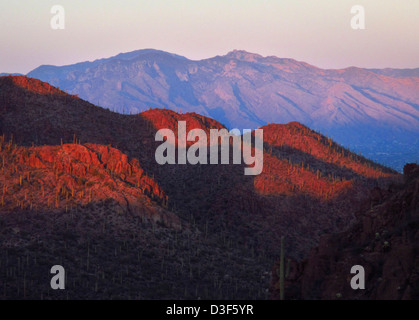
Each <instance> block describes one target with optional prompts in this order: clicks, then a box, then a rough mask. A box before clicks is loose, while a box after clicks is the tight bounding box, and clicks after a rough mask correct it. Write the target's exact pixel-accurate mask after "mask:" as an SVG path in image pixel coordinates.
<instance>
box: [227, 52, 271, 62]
mask: <svg viewBox="0 0 419 320" xmlns="http://www.w3.org/2000/svg"><path fill="white" fill-rule="evenodd" d="M226 57H227V58H233V59H237V60H244V61H252V62H253V61H257V60H258V59H260V58H263V57H262V56H261V55H259V54H256V53H251V52H247V51H245V50H233V51H230V52H229V53H227V54H226Z"/></svg>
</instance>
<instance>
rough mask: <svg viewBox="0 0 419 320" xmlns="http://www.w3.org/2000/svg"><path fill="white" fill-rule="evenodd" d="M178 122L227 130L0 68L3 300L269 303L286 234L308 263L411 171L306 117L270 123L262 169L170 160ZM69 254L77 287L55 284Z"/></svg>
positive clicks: (197, 117) (295, 254) (193, 117)
mask: <svg viewBox="0 0 419 320" xmlns="http://www.w3.org/2000/svg"><path fill="white" fill-rule="evenodd" d="M178 121H186V122H187V124H188V130H190V129H193V128H199V129H202V130H204V131H205V132H209V130H210V129H222V128H224V127H223V125H222V124H220V123H219V122H217V121H216V120H213V119H211V118H208V117H205V116H202V115H199V114H196V113H176V112H174V111H171V110H168V109H153V110H148V111H145V112H142V113H140V114H136V115H122V114H119V113H115V112H112V111H110V110H105V109H103V108H100V107H97V106H94V105H92V104H91V103H89V102H87V101H84V100H82V99H80V98H79V97H77V96H76V95H70V94H67V93H65V92H63V91H61V90H59V89H58V88H55V87H53V86H51V85H50V84H48V83H45V82H42V81H40V80H37V79H32V78H28V77H23V76H18V77H11V76H8V77H0V135H2V136H1V137H0V161H1V162H0V164H1V170H0V185H1V186H2V190H1V191H2V194H1V206H0V229H1V232H0V257H1V261H2V263H1V264H0V282H1V283H2V285H3V289H2V290H0V298H11V297H13V298H17V299H21V298H37V299H39V298H42V299H52V298H59V299H66V298H75V299H85V298H103V299H114V298H130V299H134V298H140V299H174V298H176V299H183V298H186V299H197V298H198V297H200V298H202V299H224V298H228V299H250V298H252V299H256V298H257V299H265V298H268V292H267V289H268V287H269V284H270V276H269V275H270V270H271V268H272V261H275V260H277V259H278V256H279V248H278V245H277V244H278V241H279V240H280V238H281V236H283V235H285V236H286V237H287V239H288V241H289V245H288V250H290V251H289V252H291V254H290V256H291V257H293V258H294V259H302V258H304V257H306V255H307V254H308V252H309V251H310V249H311V248H312V247H313V246H315V245H317V244H318V240H319V238H320V236H321V235H322V234H324V233H334V232H338V231H342V230H344V229H346V228H347V227H348V226H350V225H351V224H352V223H353V221H354V212H355V211H354V210H355V209H354V208H358V206H360V205H361V204H362V203H363V202H364V201H365V200H366V199H367V198H368V195H369V194H370V192H372V191H373V189H374V188H375V187H381V188H385V187H387V186H388V185H389V184H391V183H394V181H397V180H399V179H400V175H399V174H398V173H397V172H395V171H394V170H391V169H389V168H386V167H384V166H382V165H379V164H376V163H374V162H372V161H370V160H367V159H365V158H364V157H362V156H359V155H356V154H354V153H352V152H350V151H349V150H348V149H345V148H343V147H342V146H340V145H338V144H336V143H335V142H334V141H332V140H331V139H330V138H327V137H325V136H323V135H321V134H319V133H317V132H315V131H313V130H311V129H310V128H308V127H306V126H304V125H302V124H300V123H297V122H291V123H288V124H270V125H267V126H264V127H263V130H264V140H265V143H264V146H263V152H264V167H263V171H262V173H261V174H260V175H259V176H245V175H244V174H243V169H244V164H241V165H235V164H228V165H191V164H186V165H158V164H157V162H156V160H155V150H156V148H157V147H158V146H159V144H160V143H159V142H158V141H157V142H156V141H155V134H156V132H157V130H158V129H160V128H170V129H172V130H173V131H176V130H177V125H178ZM175 143H176V142H175ZM55 264H61V265H63V266H65V267H66V270H67V273H68V287H67V289H66V290H65V292H57V291H54V292H53V291H52V290H50V286H49V283H50V278H49V276H50V272H49V269H50V268H51V266H52V265H55Z"/></svg>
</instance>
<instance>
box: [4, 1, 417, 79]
mask: <svg viewBox="0 0 419 320" xmlns="http://www.w3.org/2000/svg"><path fill="white" fill-rule="evenodd" d="M53 5H61V6H63V7H64V9H65V29H64V30H53V29H52V28H51V26H50V20H51V18H52V16H53V15H52V14H51V13H50V10H51V7H52V6H53ZM354 5H363V6H364V8H365V22H366V29H365V30H353V29H352V28H351V25H350V21H351V18H352V17H353V15H352V14H351V12H350V11H351V7H352V6H354ZM418 17H419V0H122V1H115V0H53V1H51V0H0V72H19V73H27V72H29V71H31V70H32V69H34V68H36V67H38V66H39V65H42V64H52V65H66V64H72V63H76V62H81V61H87V60H90V61H91V60H95V59H99V58H105V57H110V56H113V55H116V54H118V53H120V52H129V51H133V50H138V49H145V48H153V49H159V50H164V51H168V52H172V53H176V54H179V55H183V56H186V57H187V58H190V59H194V60H199V59H204V58H209V57H212V56H216V55H224V54H226V53H227V52H229V51H231V50H233V49H241V50H246V51H250V52H254V53H259V54H261V55H263V56H268V55H275V56H278V57H281V58H294V59H297V60H302V61H305V62H308V63H310V64H313V65H316V66H318V67H322V68H344V67H349V66H358V67H367V68H384V67H393V68H417V67H419V18H418Z"/></svg>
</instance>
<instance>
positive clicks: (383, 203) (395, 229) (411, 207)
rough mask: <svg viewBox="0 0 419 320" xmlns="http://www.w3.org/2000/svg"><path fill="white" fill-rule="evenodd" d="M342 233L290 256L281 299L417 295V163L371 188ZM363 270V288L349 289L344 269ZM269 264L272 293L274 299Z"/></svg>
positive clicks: (275, 284)
mask: <svg viewBox="0 0 419 320" xmlns="http://www.w3.org/2000/svg"><path fill="white" fill-rule="evenodd" d="M364 207H365V208H363V209H360V210H359V212H358V214H357V222H356V223H355V224H354V225H353V226H352V227H351V228H350V229H349V230H347V231H345V232H344V233H338V234H334V235H328V236H323V237H322V239H321V240H320V244H319V246H318V247H316V248H313V250H312V251H311V253H310V255H309V256H308V258H307V259H305V260H304V261H300V262H295V261H292V260H290V262H289V264H290V265H289V267H288V277H287V279H286V280H285V291H284V292H285V298H287V299H328V300H330V299H345V300H348V299H349V300H354V299H357V300H358V299H362V300H397V299H403V300H418V299H419V263H418V262H419V256H418V250H419V245H418V244H419V242H418V238H419V166H418V165H416V164H407V165H406V166H405V167H404V181H403V182H401V183H398V184H396V185H392V186H391V188H389V189H381V188H376V189H374V191H373V192H372V194H371V197H370V198H369V199H368V201H366V204H365V205H364ZM354 265H361V266H363V267H364V269H365V289H364V290H353V289H352V288H351V286H350V284H349V281H350V279H351V277H352V276H354V275H351V274H350V273H349V272H350V270H351V268H352V266H354ZM279 266H280V264H277V265H275V267H274V273H273V281H272V286H271V291H272V296H273V298H274V299H279V279H278V276H277V270H279Z"/></svg>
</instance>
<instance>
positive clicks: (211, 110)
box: [28, 49, 419, 171]
mask: <svg viewBox="0 0 419 320" xmlns="http://www.w3.org/2000/svg"><path fill="white" fill-rule="evenodd" d="M28 76H30V77H33V78H37V79H40V80H42V81H46V82H48V83H50V84H51V85H53V86H56V87H59V88H61V89H62V90H64V91H66V92H68V93H71V94H77V95H78V96H79V97H80V98H83V99H85V100H87V101H89V102H91V103H94V104H96V105H100V106H102V107H105V108H109V109H111V110H113V111H117V112H120V113H125V114H133V113H138V112H142V111H145V110H148V109H150V108H168V109H171V110H174V111H181V112H196V113H199V114H201V115H204V116H208V117H212V118H214V119H216V120H217V121H219V122H221V123H222V124H224V125H225V126H227V127H228V128H239V129H243V128H251V129H253V128H256V127H260V126H264V125H267V124H269V123H288V122H290V121H298V122H300V123H302V124H304V125H306V126H308V127H310V128H312V129H314V130H317V131H319V132H321V133H323V134H325V135H328V136H330V137H332V138H333V139H334V140H335V141H337V142H338V143H341V144H342V145H344V146H345V147H348V148H350V149H351V150H354V151H355V152H357V153H361V154H363V155H365V156H367V157H368V158H371V159H373V160H375V161H378V162H380V163H383V164H386V165H388V166H391V167H393V168H395V169H397V170H399V171H401V169H402V167H403V165H404V163H406V162H412V161H413V162H414V161H417V160H418V159H419V139H418V133H419V68H418V69H362V68H356V67H350V68H346V69H339V70H328V69H320V68H317V67H315V66H312V65H310V64H308V63H305V62H300V61H296V60H293V59H283V58H277V57H274V56H268V57H263V56H260V55H258V54H254V53H249V52H246V51H238V50H235V51H232V52H229V53H228V54H226V55H224V56H216V57H213V58H210V59H204V60H199V61H194V60H189V59H187V58H185V57H182V56H179V55H175V54H171V53H167V52H163V51H158V50H152V49H145V50H138V51H133V52H130V53H121V54H119V55H116V56H114V57H111V58H107V59H100V60H95V61H93V62H82V63H77V64H74V65H68V66H62V67H58V66H51V65H43V66H40V67H38V68H36V69H35V70H33V71H31V72H29V73H28Z"/></svg>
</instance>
